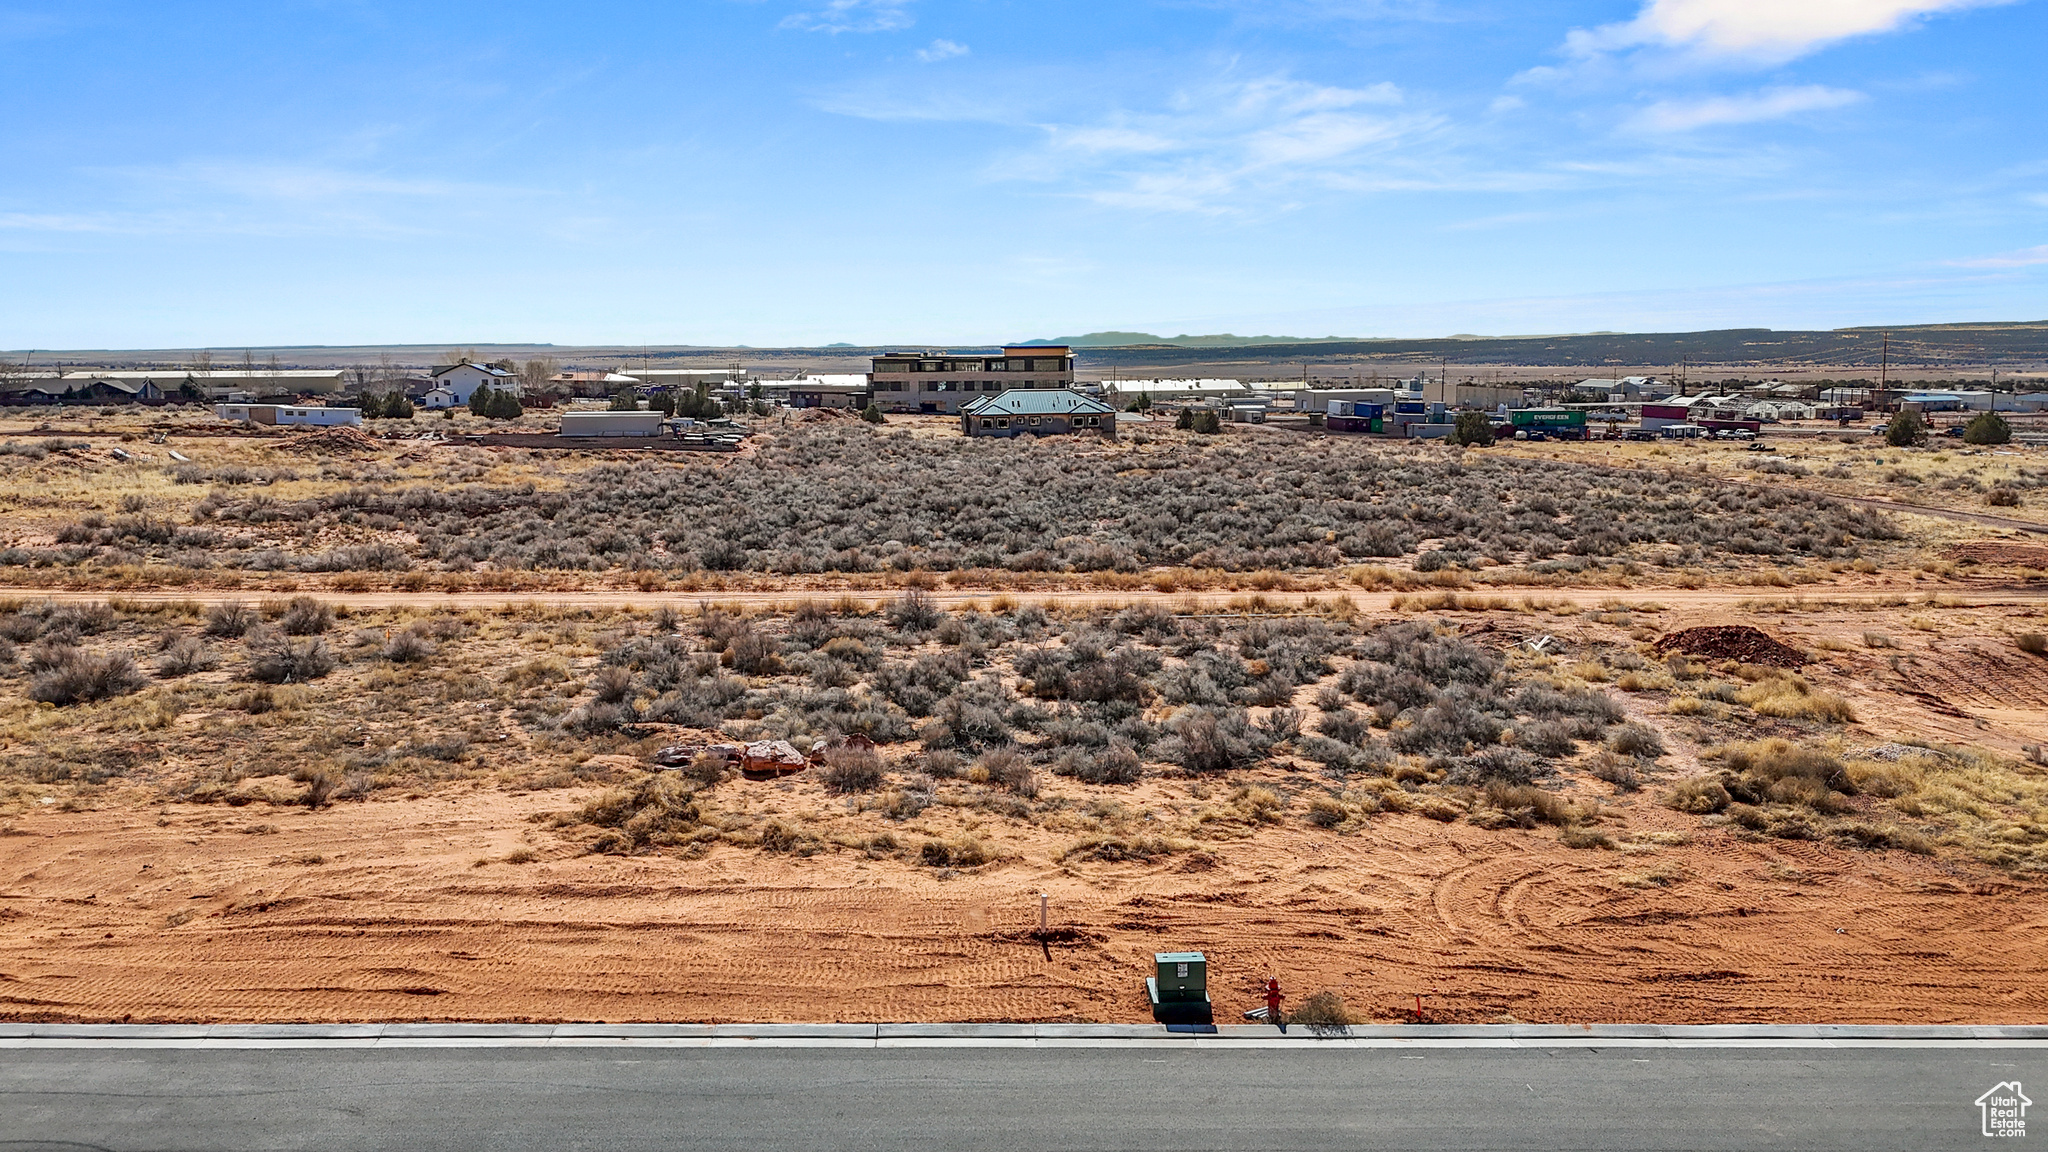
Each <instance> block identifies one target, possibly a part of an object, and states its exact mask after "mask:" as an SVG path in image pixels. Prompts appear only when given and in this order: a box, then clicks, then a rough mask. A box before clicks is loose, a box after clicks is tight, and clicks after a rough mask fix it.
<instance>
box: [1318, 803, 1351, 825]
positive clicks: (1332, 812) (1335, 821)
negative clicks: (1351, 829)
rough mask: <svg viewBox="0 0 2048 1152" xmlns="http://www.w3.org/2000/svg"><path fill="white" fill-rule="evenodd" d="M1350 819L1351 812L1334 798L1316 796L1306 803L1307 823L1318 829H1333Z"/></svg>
mask: <svg viewBox="0 0 2048 1152" xmlns="http://www.w3.org/2000/svg"><path fill="white" fill-rule="evenodd" d="M1350 817H1351V811H1350V810H1349V809H1347V808H1345V807H1344V804H1343V802H1342V801H1340V800H1338V799H1337V798H1336V797H1334V796H1317V797H1316V798H1314V799H1313V800H1310V801H1309V802H1308V822H1309V823H1311V824H1313V825H1315V826H1316V827H1318V828H1335V827H1336V826H1337V825H1339V824H1342V823H1344V821H1346V820H1348V819H1350Z"/></svg>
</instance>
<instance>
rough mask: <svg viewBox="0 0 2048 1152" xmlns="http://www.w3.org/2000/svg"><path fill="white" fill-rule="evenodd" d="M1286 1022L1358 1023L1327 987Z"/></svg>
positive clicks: (1321, 1026) (1338, 1026) (1322, 1027)
mask: <svg viewBox="0 0 2048 1152" xmlns="http://www.w3.org/2000/svg"><path fill="white" fill-rule="evenodd" d="M1482 415H1483V413H1482ZM1287 1022H1288V1023H1289V1024H1298V1025H1300V1026H1302V1027H1304V1028H1307V1029H1309V1030H1310V1031H1314V1032H1325V1031H1328V1032H1341V1031H1343V1030H1344V1029H1347V1028H1349V1027H1351V1025H1353V1024H1356V1023H1358V1021H1357V1020H1356V1019H1354V1018H1353V1017H1352V1015H1351V1010H1350V1009H1349V1008H1348V1007H1346V1006H1345V1004H1344V998H1343V997H1342V996H1339V995H1337V994H1336V993H1335V992H1332V991H1330V990H1329V989H1327V988H1325V989H1322V990H1321V991H1318V992H1311V993H1309V994H1308V995H1307V996H1304V997H1303V998H1302V1001H1301V1003H1300V1004H1299V1005H1298V1006H1297V1007H1296V1008H1295V1009H1294V1010H1293V1011H1292V1012H1289V1013H1287Z"/></svg>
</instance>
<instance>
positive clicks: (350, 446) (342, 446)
mask: <svg viewBox="0 0 2048 1152" xmlns="http://www.w3.org/2000/svg"><path fill="white" fill-rule="evenodd" d="M278 447H279V448H280V449H282V450H284V451H286V452H297V453H300V454H302V455H306V456H366V455H370V454H372V453H375V452H376V451H377V442H376V441H375V440H372V439H370V438H369V437H368V436H367V435H365V434H364V433H363V430H362V429H360V428H322V429H321V430H320V431H318V432H301V433H299V434H297V435H295V436H293V437H291V438H290V439H288V440H286V441H285V442H284V443H282V444H279V445H278Z"/></svg>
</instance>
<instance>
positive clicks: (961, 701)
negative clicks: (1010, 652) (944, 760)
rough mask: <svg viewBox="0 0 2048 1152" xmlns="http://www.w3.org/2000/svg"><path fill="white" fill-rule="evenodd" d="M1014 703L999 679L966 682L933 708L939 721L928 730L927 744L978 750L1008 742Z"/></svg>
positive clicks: (927, 745) (971, 750) (926, 732)
mask: <svg viewBox="0 0 2048 1152" xmlns="http://www.w3.org/2000/svg"><path fill="white" fill-rule="evenodd" d="M1013 703H1014V701H1013V699H1012V698H1011V696H1010V694H1009V692H1008V690H1007V689H1005V688H1004V687H1003V686H1002V684H1001V683H999V682H996V681H991V680H969V681H966V682H963V683H962V684H960V685H959V686H958V687H956V688H955V689H954V690H953V692H952V694H951V695H949V696H947V697H946V698H945V699H944V700H941V701H940V702H939V705H938V707H937V708H936V709H934V710H933V713H932V715H933V717H934V718H935V720H936V721H937V723H935V724H933V725H931V726H929V727H928V728H927V729H926V730H925V733H924V742H925V747H927V748H950V749H959V750H962V751H967V752H976V751H980V750H982V749H984V748H997V747H1001V746H1003V745H1006V744H1008V743H1010V740H1011V737H1010V727H1011V725H1010V712H1011V707H1010V706H1011V704H1013Z"/></svg>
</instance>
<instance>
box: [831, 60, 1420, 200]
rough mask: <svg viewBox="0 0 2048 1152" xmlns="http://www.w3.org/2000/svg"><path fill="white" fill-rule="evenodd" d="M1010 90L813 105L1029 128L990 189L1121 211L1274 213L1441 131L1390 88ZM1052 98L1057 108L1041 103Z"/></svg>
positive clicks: (1274, 85)
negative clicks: (1030, 142) (1142, 92)
mask: <svg viewBox="0 0 2048 1152" xmlns="http://www.w3.org/2000/svg"><path fill="white" fill-rule="evenodd" d="M1040 79H1043V77H1041V78H1040ZM1016 81H1017V78H1015V77H1012V78H1009V79H1008V80H1006V79H1005V78H1002V77H995V78H991V79H990V82H989V83H988V84H987V85H986V86H985V87H984V88H983V89H977V90H976V91H975V92H959V91H953V90H950V89H949V90H946V91H923V92H920V91H913V92H905V91H901V90H899V89H898V88H896V87H891V88H886V89H883V88H877V87H873V86H869V87H864V88H856V89H850V90H844V91H841V92H838V93H834V94H831V95H828V96H827V97H825V98H824V99H823V100H822V101H821V106H822V107H824V108H825V109H826V110H828V111H832V112H838V113H841V114H843V115H850V116H860V117H863V118H866V119H874V120H927V121H930V120H952V121H979V122H983V123H989V124H1000V125H1004V126H1006V127H1011V128H1017V129H1026V130H1030V131H1033V132H1036V133H1037V134H1038V135H1039V138H1040V141H1041V146H1040V148H1039V150H1038V153H1037V155H1036V156H1035V157H1033V158H1030V159H1020V158H1019V157H1017V156H1015V155H1007V156H1006V157H1005V158H1004V160H1003V161H1002V162H1001V163H1000V164H998V165H995V166H993V167H991V168H990V169H989V170H988V171H987V172H986V174H985V176H986V178H987V179H990V180H1005V181H1007V180H1024V181H1035V182H1041V183H1045V184H1048V185H1056V186H1057V185H1064V186H1066V187H1067V188H1068V189H1069V193H1070V194H1071V195H1075V196H1078V197H1081V198H1083V199H1088V200H1092V201H1094V202H1096V203H1100V204H1107V205H1115V206H1119V207H1129V208H1142V209H1149V210H1168V211H1188V212H1203V213H1221V212H1235V211H1240V210H1245V209H1247V208H1249V207H1251V206H1252V205H1254V204H1259V205H1271V204H1272V203H1274V202H1275V198H1276V196H1279V195H1281V194H1282V193H1281V190H1283V189H1291V188H1297V187H1304V186H1318V187H1321V188H1324V189H1344V190H1357V189H1359V188H1360V187H1362V186H1363V185H1366V184H1373V185H1375V186H1378V184H1379V183H1381V182H1384V181H1385V180H1387V179H1389V178H1390V177H1389V174H1388V173H1386V172H1384V171H1381V170H1378V169H1373V170H1370V171H1369V170H1368V169H1369V168H1370V166H1371V164H1372V162H1373V158H1374V157H1384V156H1386V155H1387V154H1388V153H1389V152H1390V151H1393V150H1397V149H1398V148H1399V146H1401V145H1402V144H1403V142H1405V141H1407V140H1409V139H1412V138H1417V137H1421V136H1425V135H1428V134H1430V133H1432V132H1434V131H1435V130H1437V129H1438V128H1439V127H1440V126H1441V124H1442V120H1441V118H1440V117H1437V116H1435V115H1433V114H1427V113H1412V112H1405V111H1401V110H1400V109H1399V106H1400V105H1402V104H1404V103H1405V101H1406V95H1405V94H1404V93H1403V92H1402V91H1401V89H1400V88H1399V87H1398V86H1396V85H1394V84H1388V83H1381V84H1371V85H1366V86H1363V87H1356V88H1352V87H1339V86H1334V85H1327V84H1313V83H1308V82H1305V81H1301V80H1295V79H1292V78H1290V77H1287V76H1260V77H1252V78H1236V79H1233V78H1227V77H1226V78H1224V79H1219V80H1214V81H1210V82H1206V83H1201V84H1197V85H1193V86H1187V87H1180V88H1174V89H1170V90H1167V91H1165V92H1162V93H1159V94H1157V95H1156V96H1155V97H1154V98H1153V99H1152V101H1151V104H1152V107H1150V108H1148V109H1144V110H1137V111H1133V110H1128V109H1118V110H1114V111H1110V112H1107V113H1104V112H1100V111H1097V110H1096V109H1098V108H1100V107H1101V105H1102V104H1103V103H1107V101H1106V100H1105V99H1103V98H1101V97H1100V96H1090V97H1088V98H1087V99H1077V98H1075V97H1076V96H1078V95H1079V93H1078V92H1077V91H1076V90H1074V89H1072V88H1071V87H1070V86H1063V85H1060V84H1057V83H1055V84H1043V83H1021V82H1016ZM1060 92H1065V93H1066V94H1067V96H1066V98H1063V99H1053V98H1051V97H1049V96H1048V95H1047V93H1060ZM1083 109H1085V111H1084V110H1083ZM1425 183H1428V181H1425ZM1404 186H1405V184H1404Z"/></svg>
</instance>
